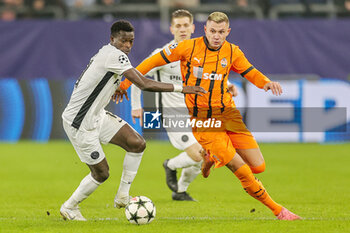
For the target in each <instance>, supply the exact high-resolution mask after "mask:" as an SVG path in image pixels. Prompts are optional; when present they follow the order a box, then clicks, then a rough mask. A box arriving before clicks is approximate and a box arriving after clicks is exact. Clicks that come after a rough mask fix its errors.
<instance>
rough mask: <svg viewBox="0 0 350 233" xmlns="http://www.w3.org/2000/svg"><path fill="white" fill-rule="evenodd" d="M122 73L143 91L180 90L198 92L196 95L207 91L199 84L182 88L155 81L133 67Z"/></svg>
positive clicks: (185, 92) (191, 92)
mask: <svg viewBox="0 0 350 233" xmlns="http://www.w3.org/2000/svg"><path fill="white" fill-rule="evenodd" d="M123 75H124V76H125V77H126V78H127V79H129V80H130V81H131V82H132V83H133V84H135V85H136V86H137V87H138V88H140V89H141V90H143V91H151V92H181V93H184V94H198V95H201V93H207V91H205V90H204V89H203V88H202V87H199V86H186V87H183V88H182V86H180V87H178V86H176V85H173V84H170V83H162V82H157V81H154V80H151V79H148V78H145V77H144V76H143V75H142V74H141V73H140V72H139V71H138V70H136V69H135V68H132V69H129V70H127V71H125V72H124V74H123Z"/></svg>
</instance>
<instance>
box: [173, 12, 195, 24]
mask: <svg viewBox="0 0 350 233" xmlns="http://www.w3.org/2000/svg"><path fill="white" fill-rule="evenodd" d="M184 17H187V18H189V19H190V22H191V23H193V15H192V14H191V13H190V12H189V11H188V10H184V9H180V10H176V11H174V12H173V13H172V14H171V23H173V20H174V19H175V18H184Z"/></svg>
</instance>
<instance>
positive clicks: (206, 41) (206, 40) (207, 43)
mask: <svg viewBox="0 0 350 233" xmlns="http://www.w3.org/2000/svg"><path fill="white" fill-rule="evenodd" d="M203 40H204V44H205V45H206V46H207V48H208V49H209V50H210V51H214V52H215V51H219V50H220V49H221V47H222V46H223V45H224V44H225V42H226V41H224V43H223V44H222V45H221V46H220V47H219V48H217V49H211V48H209V42H208V39H207V38H206V37H205V36H203Z"/></svg>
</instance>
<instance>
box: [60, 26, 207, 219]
mask: <svg viewBox="0 0 350 233" xmlns="http://www.w3.org/2000/svg"><path fill="white" fill-rule="evenodd" d="M133 42H134V28H133V26H132V25H131V24H130V23H129V22H128V21H124V20H120V21H117V22H115V23H114V24H113V25H112V27H111V36H110V43H109V44H108V45H105V46H103V47H102V48H101V49H100V50H99V51H98V53H97V54H96V55H95V56H93V57H92V58H91V60H90V63H89V64H88V66H87V68H86V69H85V70H84V71H83V73H82V75H81V76H80V78H79V79H78V80H77V82H76V83H75V87H74V90H73V93H72V96H71V98H70V101H69V103H68V105H67V107H66V108H65V110H64V112H63V114H62V118H63V128H64V130H65V132H66V134H67V136H68V138H69V140H70V141H71V143H72V145H73V147H74V149H75V151H76V152H77V154H78V156H79V158H80V160H81V161H82V162H83V163H86V164H87V166H88V167H89V168H90V171H91V172H90V173H89V174H88V175H87V176H86V177H85V178H84V179H83V180H82V181H81V183H80V185H79V186H78V188H77V189H76V190H75V191H74V193H73V194H72V196H71V197H70V198H69V199H68V200H67V201H66V202H65V203H63V204H62V206H61V209H60V213H61V215H62V216H63V218H64V219H65V220H67V219H68V220H80V221H86V219H85V218H84V217H83V216H82V214H81V213H80V211H79V208H78V204H79V203H80V202H82V201H83V200H85V199H86V198H87V197H88V196H89V195H90V194H91V193H92V192H94V191H95V190H96V189H97V187H98V186H99V185H100V184H102V183H103V182H104V181H105V180H106V179H107V178H108V177H109V167H108V163H107V160H106V157H105V154H104V152H103V150H102V147H101V143H103V144H107V143H112V144H114V145H118V146H120V147H122V148H123V149H125V150H126V154H125V158H124V163H123V173H122V177H121V181H120V185H119V189H118V191H117V194H116V196H115V199H114V204H115V207H118V208H121V207H125V205H126V204H127V203H128V202H129V198H130V196H129V190H130V186H131V183H132V181H133V180H134V178H135V176H136V173H137V170H138V167H139V165H140V162H141V158H142V154H143V151H144V149H145V147H146V143H145V140H144V139H143V138H142V136H140V135H139V134H138V133H137V132H136V131H135V130H134V129H133V128H132V127H131V126H130V125H128V124H127V123H126V122H125V121H124V120H123V119H121V118H120V117H118V116H115V115H113V114H111V113H109V112H107V111H106V110H105V109H104V108H105V107H106V106H107V104H108V103H109V101H110V100H111V97H112V95H113V94H114V93H115V91H116V89H117V87H118V86H119V84H120V81H121V78H122V76H125V77H126V78H128V80H130V81H132V82H133V83H134V84H135V85H136V86H138V87H139V88H140V89H142V90H145V91H164V92H172V91H175V92H182V93H194V94H200V92H203V93H204V92H205V91H204V89H203V88H199V87H189V88H188V89H187V88H186V89H185V87H183V88H182V86H177V85H172V84H166V83H160V82H156V81H153V80H150V79H147V78H145V77H143V76H142V75H141V74H140V73H139V72H138V71H137V70H136V69H135V68H133V67H132V66H131V64H130V62H129V59H128V56H127V54H128V53H129V52H130V50H131V47H132V45H133Z"/></svg>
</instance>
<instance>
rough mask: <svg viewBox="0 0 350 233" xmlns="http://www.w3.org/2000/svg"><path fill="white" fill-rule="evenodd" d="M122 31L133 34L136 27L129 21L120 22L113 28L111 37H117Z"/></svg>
mask: <svg viewBox="0 0 350 233" xmlns="http://www.w3.org/2000/svg"><path fill="white" fill-rule="evenodd" d="M120 31H124V32H133V31H134V27H133V26H132V24H131V23H130V22H129V21H126V20H118V21H116V22H114V23H113V25H112V27H111V36H113V37H116V36H117V35H118V33H119V32H120Z"/></svg>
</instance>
